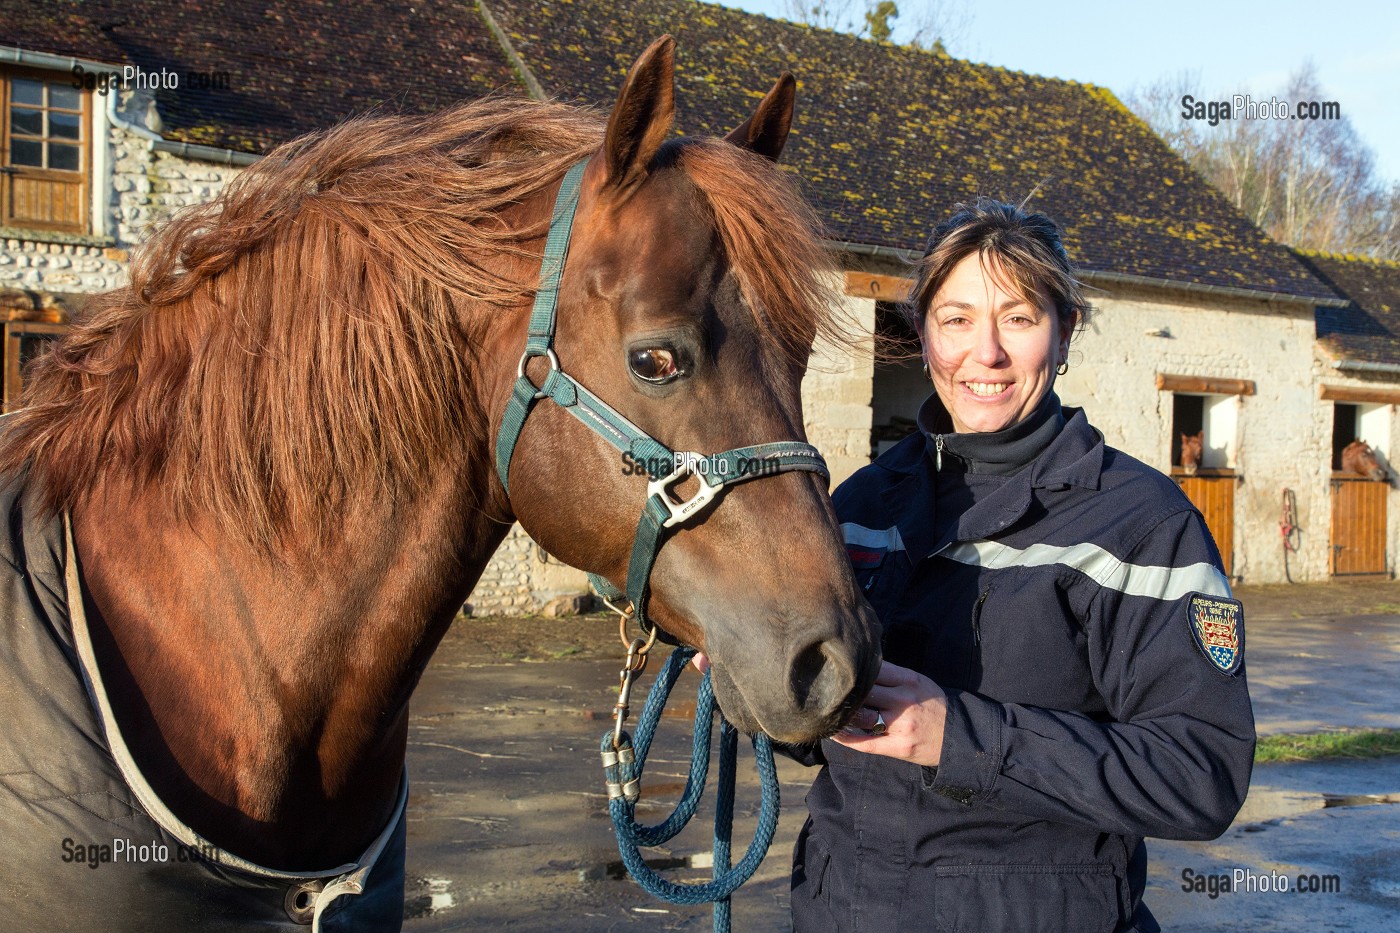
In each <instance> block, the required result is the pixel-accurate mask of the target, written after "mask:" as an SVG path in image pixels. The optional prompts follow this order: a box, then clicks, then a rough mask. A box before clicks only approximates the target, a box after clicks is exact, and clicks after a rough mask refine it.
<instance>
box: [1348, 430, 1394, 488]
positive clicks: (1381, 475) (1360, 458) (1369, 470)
mask: <svg viewBox="0 0 1400 933" xmlns="http://www.w3.org/2000/svg"><path fill="white" fill-rule="evenodd" d="M1342 471H1343V472H1345V473H1355V474H1356V475H1357V476H1364V477H1366V478H1367V479H1369V480H1374V481H1375V482H1378V483H1384V482H1386V481H1387V480H1388V479H1389V474H1388V473H1386V470H1385V467H1383V466H1381V462H1380V459H1379V458H1378V457H1376V452H1375V451H1374V450H1372V449H1371V445H1370V444H1368V443H1366V442H1365V441H1363V440H1361V439H1360V438H1357V439H1356V440H1354V441H1352V442H1351V443H1350V444H1348V445H1346V447H1344V448H1342Z"/></svg>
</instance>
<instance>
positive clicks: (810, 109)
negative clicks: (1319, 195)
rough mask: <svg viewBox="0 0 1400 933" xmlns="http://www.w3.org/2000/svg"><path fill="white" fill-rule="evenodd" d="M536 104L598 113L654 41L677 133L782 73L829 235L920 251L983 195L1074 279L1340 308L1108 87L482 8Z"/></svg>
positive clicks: (797, 36)
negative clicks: (531, 76)
mask: <svg viewBox="0 0 1400 933" xmlns="http://www.w3.org/2000/svg"><path fill="white" fill-rule="evenodd" d="M487 5H488V6H489V7H490V8H491V10H492V11H493V12H494V13H495V15H496V17H497V20H498V21H499V22H500V23H501V25H502V27H503V28H504V29H505V30H506V32H507V33H508V34H509V35H510V37H511V41H512V43H513V44H514V45H515V47H516V50H517V51H518V52H519V53H520V55H521V58H522V59H523V60H524V61H525V63H526V64H527V65H528V66H529V68H530V69H531V70H532V71H533V72H534V73H535V75H536V77H538V78H539V80H540V83H541V84H542V85H543V86H544V88H545V90H546V92H548V93H553V94H558V95H560V96H562V97H564V98H566V99H568V98H580V99H583V100H586V101H590V102H595V103H598V104H609V103H611V101H612V100H613V98H614V95H615V94H616V92H617V87H618V84H619V81H620V78H621V77H622V75H623V74H624V73H625V71H626V68H627V66H628V65H629V64H630V63H631V62H632V60H633V59H634V58H635V56H636V55H637V53H638V52H640V51H641V50H642V49H643V48H644V47H645V46H646V45H647V43H649V42H650V41H651V40H652V39H654V38H655V37H656V36H659V35H661V34H662V33H670V34H672V35H674V36H675V37H676V40H677V69H676V78H677V110H678V122H679V125H680V127H681V129H682V130H684V131H686V132H692V133H719V132H724V131H726V130H727V129H729V128H730V127H731V126H732V125H734V124H736V123H738V122H740V121H741V120H742V119H743V117H744V115H745V114H746V113H747V111H748V110H749V109H751V107H752V106H753V104H754V103H755V102H756V101H757V99H758V97H759V95H761V93H762V92H763V91H766V90H767V89H768V88H769V87H770V86H771V84H772V82H773V80H774V79H775V78H776V77H777V75H778V74H779V73H780V72H781V71H783V70H789V71H791V72H792V73H793V74H794V75H796V76H797V80H798V112H797V118H796V122H795V126H794V131H793V138H792V139H791V141H790V142H789V144H788V150H787V152H786V153H785V154H784V156H783V161H784V162H785V163H786V164H788V165H789V166H791V167H792V168H793V169H794V170H795V171H796V173H797V174H798V175H799V176H800V177H801V178H802V179H803V182H804V187H805V189H806V191H807V193H808V196H809V197H810V199H811V200H812V201H813V203H815V204H816V205H817V207H818V208H819V209H820V210H821V212H822V214H823V216H824V217H825V219H826V221H827V223H828V225H829V228H830V232H831V235H832V236H833V238H834V239H837V240H842V241H847V242H852V243H860V244H867V245H875V246H886V247H895V248H902V249H922V247H923V246H924V244H925V242H926V240H927V238H928V235H929V233H930V232H931V230H932V228H933V225H934V224H935V223H936V222H937V221H938V220H939V219H942V218H943V217H944V216H946V215H947V214H948V213H950V210H951V208H952V206H953V204H955V203H956V202H958V201H963V200H967V199H969V198H972V197H975V196H977V195H989V196H992V197H997V198H1000V199H1003V200H1009V201H1016V202H1019V201H1021V200H1023V199H1026V198H1027V197H1029V198H1030V201H1029V204H1030V205H1031V206H1033V207H1035V208H1037V209H1040V210H1044V211H1046V212H1047V213H1049V214H1050V215H1051V216H1053V217H1055V218H1056V219H1057V220H1058V221H1060V223H1061V224H1063V225H1064V227H1065V231H1066V233H1067V236H1068V245H1069V248H1070V252H1071V255H1072V256H1074V257H1075V258H1076V260H1077V261H1078V262H1080V263H1081V264H1082V265H1083V266H1084V267H1085V268H1087V269H1091V270H1099V271H1109V272H1115V273H1118V274H1124V275H1134V276H1142V277H1146V278H1153V279H1170V280H1173V281H1176V282H1184V283H1191V284H1197V285H1215V286H1225V287H1232V288H1243V289H1249V290H1255V291H1263V292H1280V293H1286V294H1291V295H1296V296H1300V297H1306V298H1323V299H1329V298H1332V297H1333V296H1332V295H1331V293H1330V292H1329V291H1327V289H1326V288H1325V287H1324V286H1323V285H1321V283H1319V282H1317V281H1316V280H1315V279H1314V278H1313V277H1312V276H1311V275H1309V274H1308V273H1307V271H1306V270H1304V269H1303V268H1302V267H1301V266H1300V265H1299V263H1298V262H1297V261H1296V260H1295V259H1294V258H1293V256H1292V255H1291V254H1290V252H1289V251H1288V250H1287V249H1285V248H1283V247H1282V246H1280V245H1278V244H1277V243H1275V242H1273V241H1272V240H1270V239H1269V238H1268V237H1267V236H1265V235H1264V234H1263V233H1262V232H1261V231H1260V230H1259V229H1258V228H1257V227H1255V226H1254V225H1252V224H1250V223H1249V222H1248V221H1247V220H1245V219H1244V217H1242V216H1241V215H1240V214H1239V212H1238V211H1236V210H1235V209H1234V208H1233V207H1232V206H1231V205H1230V204H1229V203H1228V202H1227V201H1226V200H1225V199H1224V198H1223V197H1222V196H1221V195H1219V194H1218V193H1216V191H1215V189H1213V188H1211V187H1210V186H1209V185H1207V184H1206V183H1205V181H1204V180H1202V179H1201V177H1200V176H1198V175H1197V174H1195V172H1194V171H1192V169H1191V168H1190V167H1189V166H1188V165H1187V164H1186V163H1185V162H1184V161H1182V159H1180V158H1179V157H1178V156H1177V155H1175V154H1174V153H1173V152H1172V151H1171V150H1170V149H1169V148H1168V147H1167V146H1166V144H1165V143H1163V142H1162V141H1161V140H1160V139H1158V138H1157V137H1156V136H1155V135H1154V134H1153V133H1152V132H1151V130H1149V129H1148V128H1147V126H1146V125H1145V124H1144V123H1143V122H1142V121H1140V120H1139V119H1137V118H1136V117H1134V116H1133V115H1132V114H1131V113H1130V112H1129V111H1128V110H1127V108H1126V107H1124V106H1123V104H1122V103H1120V102H1119V101H1118V100H1117V98H1115V97H1114V96H1113V94H1112V93H1110V92H1109V91H1107V90H1104V89H1102V88H1097V87H1093V86H1090V85H1083V84H1076V83H1073V82H1069V81H1060V80H1055V79H1051V78H1041V77H1036V76H1034V75H1027V74H1021V73H1019V72H1014V71H1007V70H1005V69H1002V68H994V67H990V66H987V65H977V64H972V63H969V62H965V61H959V60H957V59H953V58H948V57H946V56H939V55H935V54H932V53H929V52H924V51H920V50H917V49H910V48H903V47H898V46H892V45H883V44H878V43H874V42H870V41H863V40H859V39H856V38H853V37H852V36H848V35H844V34H840V33H834V32H828V31H824V30H816V29H812V28H809V27H805V26H798V25H793V24H790V23H785V22H780V21H778V20H773V19H768V18H766V17H762V16H755V15H752V14H747V13H743V12H739V11H735V10H729V9H725V8H722V7H717V6H711V5H707V4H700V3H695V2H691V0H630V2H628V3H616V2H613V0H549V2H540V0H487Z"/></svg>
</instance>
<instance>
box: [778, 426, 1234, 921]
mask: <svg viewBox="0 0 1400 933" xmlns="http://www.w3.org/2000/svg"><path fill="white" fill-rule="evenodd" d="M1064 414H1065V416H1066V418H1067V422H1066V424H1065V426H1064V428H1063V430H1061V432H1060V433H1059V434H1058V435H1057V436H1056V437H1055V438H1054V440H1053V441H1051V442H1050V444H1049V446H1048V447H1047V448H1045V449H1044V450H1043V451H1042V452H1041V454H1040V455H1039V456H1038V457H1037V458H1036V459H1035V460H1034V461H1033V462H1032V463H1030V464H1029V465H1028V466H1026V467H1025V468H1023V469H1022V470H1021V471H1020V472H1019V473H1017V474H1015V475H1014V476H1011V477H1010V478H1009V479H1007V480H1006V482H1005V483H1004V484H1003V485H1001V486H1000V487H999V488H997V489H996V490H995V491H994V492H992V493H990V494H989V495H987V496H986V497H985V498H983V499H981V500H980V501H978V502H977V503H976V504H975V505H974V506H972V507H971V508H970V509H969V510H968V511H967V512H966V513H964V514H963V515H962V516H961V518H960V519H959V520H958V521H957V522H956V523H955V524H954V525H952V526H951V530H950V531H949V532H948V533H947V534H946V535H945V540H943V541H935V540H932V537H933V536H932V528H933V524H934V522H933V516H934V510H935V509H936V508H937V503H936V502H935V498H936V497H935V495H934V488H935V474H934V469H935V467H934V462H933V459H932V458H931V457H930V456H928V455H927V454H926V452H925V443H926V441H925V437H924V436H923V435H921V434H916V435H914V436H912V437H911V438H909V439H907V440H905V441H904V442H902V443H900V444H899V445H898V446H896V447H895V448H894V449H893V450H891V451H889V452H888V453H887V454H885V455H884V456H882V457H881V458H879V459H878V460H877V461H876V462H875V463H873V464H871V465H870V466H868V467H866V468H865V469H863V470H861V471H859V472H858V473H856V474H855V476H853V477H851V479H850V480H848V481H847V482H846V483H844V484H843V485H842V486H841V487H840V488H839V489H838V490H837V491H836V494H835V504H836V510H837V514H838V516H839V517H840V519H841V522H842V530H843V532H844V533H845V537H846V542H847V550H848V553H849V554H850V556H851V559H852V563H853V565H854V567H855V571H856V576H857V580H858V581H859V582H860V584H861V585H862V587H863V588H864V589H865V592H866V596H867V598H868V599H869V600H870V602H871V604H872V605H873V606H874V608H875V609H876V611H877V612H878V614H879V616H880V619H881V621H882V623H883V625H884V651H885V657H886V658H887V659H889V660H890V661H892V662H893V663H895V664H899V665H902V666H905V667H910V668H913V669H915V670H918V671H920V672H922V673H924V674H925V675H927V676H928V677H930V678H931V679H932V680H934V681H935V682H936V683H938V684H939V685H940V686H941V687H942V688H943V689H944V690H945V691H946V692H947V696H948V720H947V726H946V733H945V737H944V742H943V749H942V762H941V764H940V766H939V767H937V768H921V767H919V766H917V765H913V764H910V763H908V762H903V761H897V760H894V759H891V758H885V757H881V756H877V755H870V754H863V753H860V752H856V751H852V750H850V749H847V748H845V747H843V746H841V745H838V744H836V743H834V742H824V743H822V746H821V749H820V753H819V754H818V755H817V756H815V757H816V759H817V760H820V761H824V764H825V767H824V768H823V769H822V771H821V773H820V774H819V775H818V777H817V780H816V782H815V784H814V785H813V787H812V790H811V792H810V794H809V795H808V807H809V810H810V817H809V819H808V821H807V825H806V826H805V827H804V828H803V831H802V834H801V836H800V837H799V841H798V845H797V851H796V855H795V863H794V873H793V894H792V912H793V921H794V927H795V930H796V931H798V933H816V931H822V933H826V931H835V930H850V931H870V933H884V931H896V930H919V931H925V930H946V931H965V930H973V931H980V933H990V931H998V930H1016V931H1023V930H1047V931H1049V930H1056V931H1060V930H1074V931H1091V930H1103V931H1111V930H1145V931H1154V930H1157V929H1158V926H1157V924H1156V922H1155V921H1154V920H1153V918H1152V916H1151V914H1150V913H1149V912H1148V911H1147V909H1146V908H1145V907H1144V906H1143V904H1142V893H1143V888H1144V886H1145V883H1146V865H1147V856H1146V849H1145V848H1144V845H1143V837H1145V836H1158V837H1162V838H1167V839H1212V838H1214V837H1216V836H1218V835H1220V834H1221V833H1223V832H1224V831H1225V830H1226V829H1227V828H1228V827H1229V825H1230V822H1231V821H1232V819H1233V818H1234V816H1235V814H1236V812H1237V811H1238V810H1239V807H1240V805H1241V804H1242V803H1243V801H1244V796H1245V792H1246V789H1247V788H1248V785H1249V775H1250V770H1251V767H1252V763H1253V755H1254V719H1253V713H1252V710H1251V708H1250V702H1249V694H1248V691H1247V688H1246V684H1245V676H1244V669H1243V667H1242V666H1241V662H1242V657H1243V646H1244V628H1243V615H1242V613H1241V611H1240V609H1239V604H1238V603H1237V602H1235V601H1234V600H1232V599H1231V598H1230V588H1229V583H1228V580H1227V578H1226V577H1225V575H1224V573H1223V572H1222V570H1221V562H1220V557H1219V554H1218V553H1217V551H1216V548H1215V545H1214V543H1213V542H1212V540H1211V537H1210V534H1209V532H1208V531H1207V530H1206V527H1205V523H1204V522H1203V520H1202V519H1201V516H1200V514H1199V513H1198V512H1197V511H1196V510H1195V509H1194V508H1193V507H1192V505H1191V503H1190V502H1189V501H1188V500H1187V499H1186V497H1185V496H1184V495H1183V494H1182V492H1181V491H1180V489H1178V488H1177V486H1176V485H1175V484H1174V483H1173V482H1172V481H1171V480H1170V479H1168V478H1166V477H1164V476H1163V475H1162V474H1160V473H1158V472H1157V471H1155V470H1153V469H1151V468H1149V467H1147V466H1145V465H1144V464H1142V463H1140V462H1138V461H1137V460H1134V459H1133V458H1131V457H1129V456H1127V455H1125V454H1123V453H1121V452H1119V451H1117V450H1114V449H1112V448H1110V447H1107V446H1106V445H1105V444H1104V442H1103V438H1102V436H1101V435H1100V434H1099V433H1098V432H1097V431H1096V430H1094V429H1093V428H1092V427H1091V426H1090V425H1089V423H1088V421H1087V419H1086V418H1085V416H1084V414H1083V412H1082V411H1079V410H1077V409H1068V408H1067V409H1065V410H1064Z"/></svg>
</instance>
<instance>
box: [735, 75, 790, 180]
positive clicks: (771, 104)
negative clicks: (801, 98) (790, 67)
mask: <svg viewBox="0 0 1400 933" xmlns="http://www.w3.org/2000/svg"><path fill="white" fill-rule="evenodd" d="M796 96H797V79H796V78H794V77H793V76H792V74H791V73H790V72H786V71H784V72H783V73H782V76H781V77H779V78H778V82H777V83H776V84H774V85H773V89H772V90H771V91H769V92H768V93H767V94H766V95H764V98H763V100H761V101H759V102H758V109H757V110H755V111H754V113H753V116H751V117H749V118H748V119H747V120H745V121H744V123H743V125H742V126H740V127H738V128H737V129H735V130H734V131H733V132H731V133H730V134H729V135H728V136H726V137H724V138H725V139H727V140H728V141H729V142H731V143H733V144H734V145H736V146H740V147H742V148H744V149H752V150H753V151H754V152H757V153H758V154H759V155H761V156H764V157H765V158H768V159H771V160H772V161H774V162H776V161H778V156H780V155H781V154H782V152H783V145H784V144H785V143H786V142H787V138H788V130H790V129H792V103H793V99H794V98H795V97H796Z"/></svg>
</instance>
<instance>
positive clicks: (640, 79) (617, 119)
mask: <svg viewBox="0 0 1400 933" xmlns="http://www.w3.org/2000/svg"><path fill="white" fill-rule="evenodd" d="M675 52H676V40H675V39H672V38H671V37H670V36H662V37H661V38H660V39H657V40H656V41H655V42H653V43H652V44H651V45H649V46H647V50H646V51H645V52H643V53H642V54H641V57H640V58H638V59H637V61H636V62H635V63H634V64H633V65H632V70H631V71H629V72H627V80H625V81H623V82H622V90H621V91H619V92H618V95H617V103H616V104H615V105H614V106H613V110H612V115H611V116H609V117H608V132H607V135H606V136H605V137H604V139H603V155H604V159H605V162H606V164H607V170H608V175H607V180H606V182H605V184H608V185H615V186H618V187H625V186H628V185H631V184H634V183H635V182H638V181H640V180H641V179H643V178H645V177H646V172H647V165H648V164H650V162H651V159H652V156H654V155H656V150H658V149H660V148H661V144H662V143H663V142H665V141H666V137H667V136H668V135H669V134H670V132H671V121H672V119H673V118H674V117H675V111H676V91H675V86H674V78H673V76H674V74H675Z"/></svg>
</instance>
